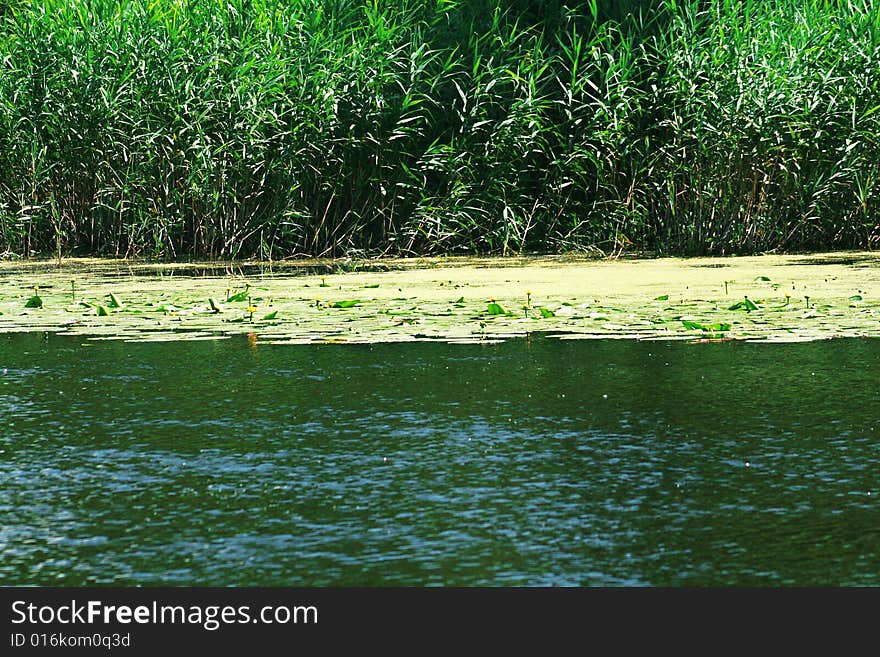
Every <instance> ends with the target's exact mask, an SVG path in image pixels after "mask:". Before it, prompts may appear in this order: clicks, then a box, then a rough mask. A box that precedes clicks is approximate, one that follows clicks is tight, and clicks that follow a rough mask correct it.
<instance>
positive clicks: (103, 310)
mask: <svg viewBox="0 0 880 657" xmlns="http://www.w3.org/2000/svg"><path fill="white" fill-rule="evenodd" d="M97 311H98V317H108V316H109V315H110V311H109V310H107V308H106V306H102V305H100V304H99V305H98V306H97Z"/></svg>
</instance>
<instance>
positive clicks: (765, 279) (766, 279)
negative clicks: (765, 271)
mask: <svg viewBox="0 0 880 657" xmlns="http://www.w3.org/2000/svg"><path fill="white" fill-rule="evenodd" d="M755 280H756V281H767V282H769V281H770V277H769V276H758V277H757V278H756V279H755Z"/></svg>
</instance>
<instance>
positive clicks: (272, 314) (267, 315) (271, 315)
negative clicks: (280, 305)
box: [263, 310, 278, 319]
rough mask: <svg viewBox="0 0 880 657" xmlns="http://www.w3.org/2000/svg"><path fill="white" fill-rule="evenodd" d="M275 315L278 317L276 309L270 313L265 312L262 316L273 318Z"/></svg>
mask: <svg viewBox="0 0 880 657" xmlns="http://www.w3.org/2000/svg"><path fill="white" fill-rule="evenodd" d="M276 317H278V311H277V310H273V311H272V312H270V313H266V314H265V315H264V316H263V319H275V318H276Z"/></svg>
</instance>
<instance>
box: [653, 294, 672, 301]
mask: <svg viewBox="0 0 880 657" xmlns="http://www.w3.org/2000/svg"><path fill="white" fill-rule="evenodd" d="M654 301H669V295H668V294H661V295H660V296H659V297H654Z"/></svg>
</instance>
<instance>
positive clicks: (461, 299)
mask: <svg viewBox="0 0 880 657" xmlns="http://www.w3.org/2000/svg"><path fill="white" fill-rule="evenodd" d="M452 303H464V297H458V299H456V300H455V301H453V302H452Z"/></svg>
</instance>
